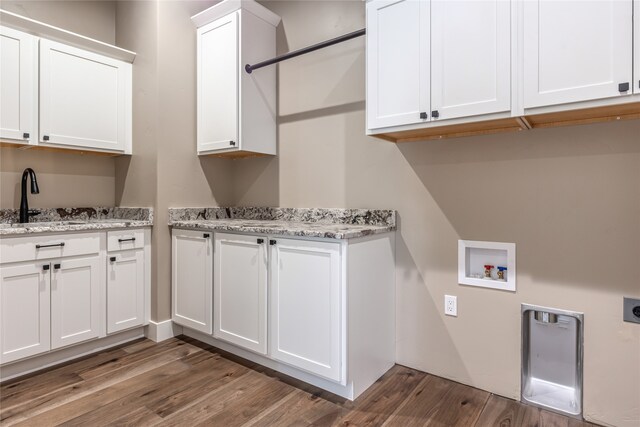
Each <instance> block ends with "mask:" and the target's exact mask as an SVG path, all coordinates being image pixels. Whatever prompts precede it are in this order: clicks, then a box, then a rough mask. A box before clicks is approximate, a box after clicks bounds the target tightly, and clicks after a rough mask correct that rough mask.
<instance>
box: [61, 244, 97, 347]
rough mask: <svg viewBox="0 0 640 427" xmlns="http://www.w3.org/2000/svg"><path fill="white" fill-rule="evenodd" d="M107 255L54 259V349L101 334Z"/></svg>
mask: <svg viewBox="0 0 640 427" xmlns="http://www.w3.org/2000/svg"><path fill="white" fill-rule="evenodd" d="M103 256H104V255H102V256H101V255H100V254H95V255H91V256H87V257H77V258H68V259H62V260H54V261H52V273H51V349H56V348H60V347H65V346H68V345H71V344H76V343H79V342H82V341H86V340H89V339H92V338H97V337H98V336H100V333H101V329H102V325H103V321H102V316H101V315H102V310H101V306H102V304H103V295H102V290H103V287H102V286H101V284H102V283H104V276H103V271H104V270H103V269H102V268H101V262H100V261H101V259H104V258H102V257H103Z"/></svg>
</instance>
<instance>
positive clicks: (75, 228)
mask: <svg viewBox="0 0 640 427" xmlns="http://www.w3.org/2000/svg"><path fill="white" fill-rule="evenodd" d="M123 221H124V220H123ZM127 221H128V220H127ZM151 227H153V222H151V221H135V222H129V223H125V222H111V223H107V222H96V223H91V224H71V225H52V226H40V227H32V228H29V227H16V228H4V229H3V228H0V238H9V237H20V236H32V235H34V234H45V233H74V232H82V231H103V230H104V231H114V230H129V229H134V228H151Z"/></svg>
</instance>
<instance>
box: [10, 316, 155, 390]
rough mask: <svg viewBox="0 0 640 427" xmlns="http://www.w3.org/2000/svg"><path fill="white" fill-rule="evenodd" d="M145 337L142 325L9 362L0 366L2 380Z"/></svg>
mask: <svg viewBox="0 0 640 427" xmlns="http://www.w3.org/2000/svg"><path fill="white" fill-rule="evenodd" d="M143 337H144V334H143V329H142V327H138V328H135V329H130V330H128V331H124V332H120V333H117V334H114V335H109V336H107V337H104V338H100V339H96V340H93V341H87V342H85V343H82V344H77V345H73V346H71V347H66V348H62V349H60V350H53V351H50V352H48V353H43V354H41V355H38V356H34V357H30V358H28V359H24V360H19V361H16V362H12V363H8V364H6V365H2V366H0V381H6V380H9V379H12V378H16V377H20V376H22V375H26V374H29V373H31V372H35V371H39V370H41V369H44V368H48V367H51V366H54V365H58V364H60V363H63V362H67V361H69V360H73V359H77V358H79V357H82V356H86V355H89V354H92V353H97V352H99V351H102V350H105V349H107V348H109V347H115V346H117V345H120V344H124V343H126V342H129V341H132V340H135V339H138V338H143Z"/></svg>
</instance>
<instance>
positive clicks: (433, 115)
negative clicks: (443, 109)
mask: <svg viewBox="0 0 640 427" xmlns="http://www.w3.org/2000/svg"><path fill="white" fill-rule="evenodd" d="M431 117H433V118H434V119H437V118H438V117H440V112H439V111H438V110H433V111H432V112H431Z"/></svg>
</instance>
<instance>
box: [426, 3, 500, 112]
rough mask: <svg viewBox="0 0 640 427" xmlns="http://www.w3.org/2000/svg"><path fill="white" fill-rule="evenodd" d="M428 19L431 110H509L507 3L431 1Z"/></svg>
mask: <svg viewBox="0 0 640 427" xmlns="http://www.w3.org/2000/svg"><path fill="white" fill-rule="evenodd" d="M431 18H432V19H431V22H432V24H431V109H432V110H434V111H437V112H438V120H443V119H451V118H455V117H468V116H475V115H479V114H488V113H497V112H502V111H509V110H510V109H511V3H510V2H509V1H505V0H481V1H475V0H465V1H444V0H434V1H432V2H431ZM434 120H435V118H434Z"/></svg>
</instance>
